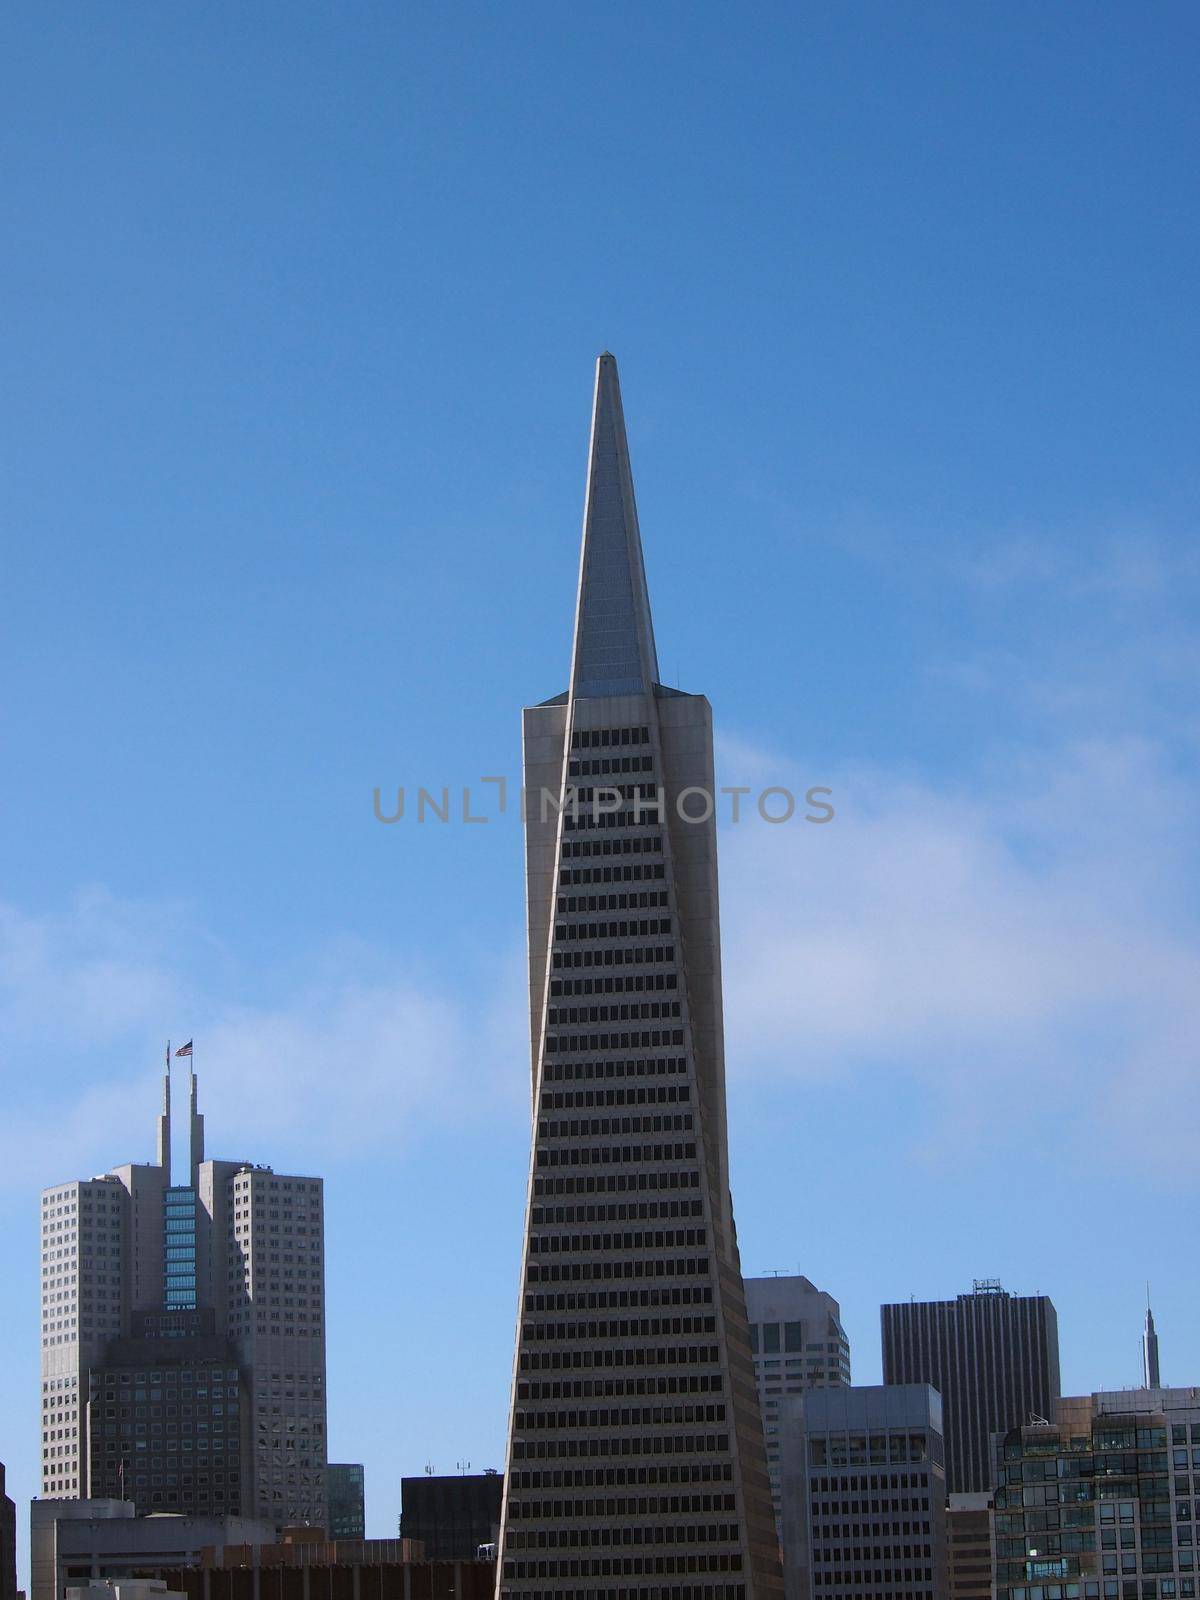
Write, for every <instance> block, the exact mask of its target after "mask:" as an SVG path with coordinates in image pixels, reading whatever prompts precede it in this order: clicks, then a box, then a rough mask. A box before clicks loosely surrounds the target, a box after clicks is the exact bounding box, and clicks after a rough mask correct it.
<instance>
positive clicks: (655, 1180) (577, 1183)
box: [533, 1167, 700, 1197]
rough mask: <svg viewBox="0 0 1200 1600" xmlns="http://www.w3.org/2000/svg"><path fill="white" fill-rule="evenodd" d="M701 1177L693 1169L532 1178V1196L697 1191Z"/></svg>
mask: <svg viewBox="0 0 1200 1600" xmlns="http://www.w3.org/2000/svg"><path fill="white" fill-rule="evenodd" d="M699 1187H700V1174H699V1172H697V1170H696V1169H695V1168H694V1167H684V1168H683V1169H682V1170H680V1169H679V1168H676V1169H675V1170H674V1171H671V1172H609V1173H600V1174H599V1175H598V1176H597V1175H596V1174H595V1173H589V1174H588V1175H587V1176H586V1177H582V1176H581V1177H578V1178H544V1177H535V1178H534V1180H533V1192H534V1194H535V1196H543V1197H544V1196H545V1195H550V1194H625V1193H628V1192H629V1191H630V1190H639V1191H642V1190H647V1189H698V1188H699Z"/></svg>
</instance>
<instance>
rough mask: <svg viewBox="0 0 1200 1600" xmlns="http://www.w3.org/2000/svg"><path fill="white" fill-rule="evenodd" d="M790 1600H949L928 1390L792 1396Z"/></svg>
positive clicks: (935, 1413) (787, 1476)
mask: <svg viewBox="0 0 1200 1600" xmlns="http://www.w3.org/2000/svg"><path fill="white" fill-rule="evenodd" d="M780 1424H781V1434H780V1437H781V1439H782V1441H783V1457H782V1473H781V1479H782V1487H783V1550H784V1583H785V1592H786V1596H787V1600H946V1592H947V1591H946V1583H947V1578H946V1473H945V1463H944V1455H943V1441H942V1404H941V1401H940V1399H939V1398H938V1396H937V1394H936V1393H935V1392H934V1391H933V1390H932V1389H931V1388H930V1387H929V1385H928V1384H926V1383H914V1384H897V1385H895V1386H894V1387H892V1388H888V1387H887V1386H885V1385H867V1386H863V1387H859V1388H832V1389H811V1390H809V1392H808V1393H807V1394H804V1395H789V1396H788V1398H787V1399H786V1400H784V1401H783V1404H782V1409H781V1412H780Z"/></svg>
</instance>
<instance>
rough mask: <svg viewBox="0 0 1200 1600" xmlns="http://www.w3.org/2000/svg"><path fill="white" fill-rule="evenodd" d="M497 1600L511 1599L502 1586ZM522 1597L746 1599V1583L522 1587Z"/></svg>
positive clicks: (556, 1599) (557, 1599)
mask: <svg viewBox="0 0 1200 1600" xmlns="http://www.w3.org/2000/svg"><path fill="white" fill-rule="evenodd" d="M506 1575H507V1574H506ZM500 1600H511V1597H510V1595H509V1591H508V1590H507V1589H505V1588H503V1587H502V1588H501V1590H500ZM521 1600H746V1585H745V1584H744V1583H703V1584H701V1583H673V1584H669V1585H668V1584H662V1585H660V1584H654V1585H652V1586H644V1587H643V1586H638V1585H631V1586H626V1585H624V1584H623V1585H622V1586H621V1587H620V1588H619V1589H577V1588H572V1589H570V1590H564V1589H523V1590H522V1591H521Z"/></svg>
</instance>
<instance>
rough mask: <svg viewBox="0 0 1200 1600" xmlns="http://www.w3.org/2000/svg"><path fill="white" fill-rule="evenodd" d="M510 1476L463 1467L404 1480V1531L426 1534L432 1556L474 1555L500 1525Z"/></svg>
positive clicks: (404, 1534)
mask: <svg viewBox="0 0 1200 1600" xmlns="http://www.w3.org/2000/svg"><path fill="white" fill-rule="evenodd" d="M503 1500H504V1479H503V1477H502V1476H501V1474H500V1473H498V1472H458V1473H455V1474H454V1475H453V1477H452V1476H451V1475H450V1474H449V1473H446V1474H445V1475H443V1476H435V1475H433V1474H431V1473H426V1474H424V1475H423V1476H422V1477H420V1478H402V1479H401V1480H400V1537H401V1538H402V1539H420V1541H421V1543H422V1544H423V1545H424V1547H425V1555H426V1557H427V1559H428V1560H430V1561H474V1560H475V1558H476V1555H477V1554H478V1552H479V1550H480V1548H481V1547H482V1546H485V1545H494V1544H495V1542H496V1537H497V1534H498V1533H499V1530H500V1507H501V1504H502V1502H503Z"/></svg>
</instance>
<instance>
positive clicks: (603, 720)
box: [497, 354, 782, 1600]
mask: <svg viewBox="0 0 1200 1600" xmlns="http://www.w3.org/2000/svg"><path fill="white" fill-rule="evenodd" d="M524 739H525V840H526V873H527V900H528V904H527V916H528V941H529V1012H530V1035H531V1039H532V1071H533V1152H532V1159H531V1163H530V1179H529V1193H528V1201H527V1212H526V1228H525V1250H524V1256H523V1260H522V1266H521V1271H522V1282H521V1299H520V1312H519V1319H518V1326H517V1350H516V1361H515V1366H514V1374H513V1391H512V1411H511V1420H510V1427H509V1442H508V1460H507V1477H506V1489H505V1499H504V1512H503V1521H502V1529H501V1544H500V1552H499V1554H500V1564H499V1575H498V1580H497V1582H498V1593H499V1595H500V1596H511V1597H512V1600H518V1597H529V1600H534V1597H536V1600H552V1597H553V1600H559V1597H562V1600H566V1597H578V1600H777V1597H778V1596H779V1595H780V1594H781V1592H782V1589H781V1579H780V1572H779V1554H778V1546H777V1543H776V1537H775V1525H774V1520H773V1514H772V1508H771V1491H770V1485H769V1481H768V1477H767V1469H766V1455H765V1450H764V1447H763V1432H762V1421H761V1417H760V1413H759V1404H758V1397H757V1392H756V1389H755V1382H754V1369H753V1364H752V1358H751V1353H750V1344H749V1334H748V1329H747V1323H746V1308H745V1299H744V1294H743V1289H742V1277H741V1267H740V1263H739V1259H738V1248H737V1238H736V1234H735V1231H734V1225H733V1208H732V1203H731V1200H730V1194H729V1164H728V1150H727V1139H726V1125H725V1060H724V1043H723V1025H722V1012H721V947H720V930H719V922H718V909H717V853H716V829H715V823H714V820H713V815H714V806H713V804H712V798H713V797H714V796H715V792H716V791H715V786H714V785H715V780H714V775H713V747H712V712H711V708H710V706H709V704H708V701H707V700H706V699H705V698H704V697H703V696H702V695H694V694H684V693H681V692H680V691H678V690H676V689H668V688H665V687H664V686H663V685H662V684H661V683H660V682H659V676H658V663H657V658H656V654H655V647H654V632H653V628H652V625H651V620H650V602H649V596H648V594H647V589H646V576H645V571H644V567H643V563H642V547H641V537H640V534H639V531H638V520H637V509H636V506H635V503H634V496H633V480H632V476H631V473H630V467H629V450H628V445H627V442H626V437H625V422H624V416H623V414H622V409H621V393H620V387H619V384H618V380H617V367H616V362H615V361H614V360H613V358H612V356H611V355H607V354H606V355H602V356H601V357H600V359H599V361H598V363H597V368H596V389H595V400H594V405H593V410H592V435H591V448H590V459H589V465H588V482H587V497H586V503H585V508H584V520H583V553H582V558H581V562H580V571H579V598H578V605H577V609H576V614H575V646H574V655H573V660H572V665H571V686H570V689H569V690H568V691H567V692H566V693H565V694H562V695H559V696H557V697H556V698H555V699H553V700H550V701H547V702H546V703H545V704H543V705H539V706H536V707H533V708H532V709H530V710H527V711H526V712H525V727H524ZM684 813H686V814H687V815H688V817H690V818H692V819H700V820H687V818H686V817H685V815H684Z"/></svg>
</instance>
